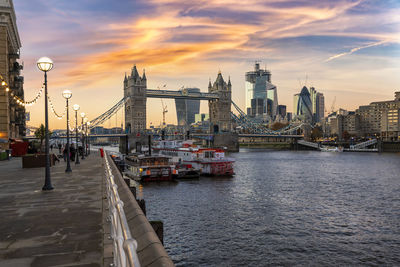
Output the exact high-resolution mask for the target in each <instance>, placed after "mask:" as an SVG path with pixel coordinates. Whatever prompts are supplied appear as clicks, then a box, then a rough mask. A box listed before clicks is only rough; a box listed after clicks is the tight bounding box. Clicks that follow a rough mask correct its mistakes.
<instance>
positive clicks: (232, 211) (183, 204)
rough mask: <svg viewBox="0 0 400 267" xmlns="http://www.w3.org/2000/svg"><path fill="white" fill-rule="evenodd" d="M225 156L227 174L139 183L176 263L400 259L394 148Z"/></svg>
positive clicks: (394, 261) (392, 261) (399, 156)
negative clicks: (231, 171)
mask: <svg viewBox="0 0 400 267" xmlns="http://www.w3.org/2000/svg"><path fill="white" fill-rule="evenodd" d="M231 156H232V157H234V158H236V160H237V161H236V163H235V172H236V176H235V177H233V178H209V177H201V178H200V179H199V180H192V181H180V182H178V183H154V184H146V185H145V186H144V188H143V192H142V193H141V194H142V196H143V197H144V198H145V200H146V204H147V205H146V206H147V214H148V218H149V219H150V220H162V221H163V222H164V245H165V247H166V249H167V251H168V253H169V255H170V256H171V258H172V259H173V261H174V262H175V263H176V265H177V266H266V265H290V266H292V265H319V266H322V265H323V266H329V265H335V266H338V265H342V266H343V265H389V266H390V265H399V263H400V256H399V255H400V198H399V195H398V192H399V190H400V178H399V173H400V165H399V160H400V154H378V153H322V152H313V151H310V152H304V151H298V152H295V151H268V150H257V149H242V150H241V152H240V153H234V154H231Z"/></svg>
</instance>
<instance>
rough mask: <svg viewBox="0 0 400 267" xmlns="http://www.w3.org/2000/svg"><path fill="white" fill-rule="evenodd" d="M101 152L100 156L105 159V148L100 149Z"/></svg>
mask: <svg viewBox="0 0 400 267" xmlns="http://www.w3.org/2000/svg"><path fill="white" fill-rule="evenodd" d="M99 151H100V156H101V157H102V158H103V157H104V150H103V148H100V149H99Z"/></svg>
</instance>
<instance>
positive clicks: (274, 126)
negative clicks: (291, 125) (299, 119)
mask: <svg viewBox="0 0 400 267" xmlns="http://www.w3.org/2000/svg"><path fill="white" fill-rule="evenodd" d="M287 125H288V124H287V123H281V122H275V123H274V124H272V125H271V130H273V131H277V130H279V129H282V128H283V127H286V126H287Z"/></svg>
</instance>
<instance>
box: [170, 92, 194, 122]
mask: <svg viewBox="0 0 400 267" xmlns="http://www.w3.org/2000/svg"><path fill="white" fill-rule="evenodd" d="M181 90H186V91H187V92H188V93H200V89H199V88H185V89H181ZM175 108H176V117H177V121H178V125H179V126H185V127H187V126H189V125H190V124H192V123H194V122H195V115H196V114H198V113H199V112H200V100H188V99H175Z"/></svg>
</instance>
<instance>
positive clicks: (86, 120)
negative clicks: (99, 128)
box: [83, 118, 88, 157]
mask: <svg viewBox="0 0 400 267" xmlns="http://www.w3.org/2000/svg"><path fill="white" fill-rule="evenodd" d="M83 122H84V123H85V135H86V144H85V156H86V157H87V156H88V152H87V143H88V133H87V129H88V127H87V123H88V118H84V119H83Z"/></svg>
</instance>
